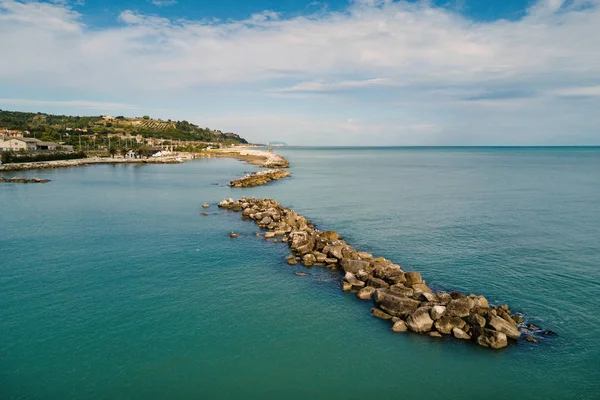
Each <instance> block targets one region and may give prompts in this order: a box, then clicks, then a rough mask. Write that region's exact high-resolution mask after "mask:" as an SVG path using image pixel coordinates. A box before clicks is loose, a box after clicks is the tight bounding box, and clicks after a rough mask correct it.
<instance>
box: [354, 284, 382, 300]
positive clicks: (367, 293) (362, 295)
mask: <svg viewBox="0 0 600 400" xmlns="http://www.w3.org/2000/svg"><path fill="white" fill-rule="evenodd" d="M376 290H377V289H375V288H374V287H372V286H367V287H364V288H362V289H360V290H359V291H358V293H356V297H358V298H359V299H361V300H369V299H371V298H372V297H373V295H374V294H375V291H376Z"/></svg>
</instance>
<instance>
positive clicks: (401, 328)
mask: <svg viewBox="0 0 600 400" xmlns="http://www.w3.org/2000/svg"><path fill="white" fill-rule="evenodd" d="M392 331H393V332H395V333H403V332H406V331H408V327H407V326H406V323H405V322H404V321H402V320H398V321H395V322H394V325H393V326H392Z"/></svg>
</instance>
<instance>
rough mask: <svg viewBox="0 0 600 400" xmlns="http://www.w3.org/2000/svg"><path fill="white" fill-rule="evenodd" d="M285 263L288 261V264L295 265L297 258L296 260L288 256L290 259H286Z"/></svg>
mask: <svg viewBox="0 0 600 400" xmlns="http://www.w3.org/2000/svg"><path fill="white" fill-rule="evenodd" d="M287 263H288V264H289V265H296V264H298V260H296V259H295V258H290V259H289V260H288V261H287Z"/></svg>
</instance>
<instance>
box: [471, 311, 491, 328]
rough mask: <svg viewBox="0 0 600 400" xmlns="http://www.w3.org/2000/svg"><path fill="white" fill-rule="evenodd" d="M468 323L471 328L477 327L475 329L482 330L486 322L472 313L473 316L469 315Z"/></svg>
mask: <svg viewBox="0 0 600 400" xmlns="http://www.w3.org/2000/svg"><path fill="white" fill-rule="evenodd" d="M469 323H470V324H471V325H472V326H477V327H480V328H484V327H485V324H486V323H487V321H486V320H485V318H484V317H482V316H481V315H479V314H476V313H473V314H471V315H470V316H469Z"/></svg>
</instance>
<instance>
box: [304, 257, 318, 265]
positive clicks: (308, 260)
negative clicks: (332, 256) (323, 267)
mask: <svg viewBox="0 0 600 400" xmlns="http://www.w3.org/2000/svg"><path fill="white" fill-rule="evenodd" d="M315 262H317V259H316V258H315V256H314V255H312V254H305V255H304V257H302V264H303V265H304V266H305V267H311V266H312V265H313V264H314V263H315Z"/></svg>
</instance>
